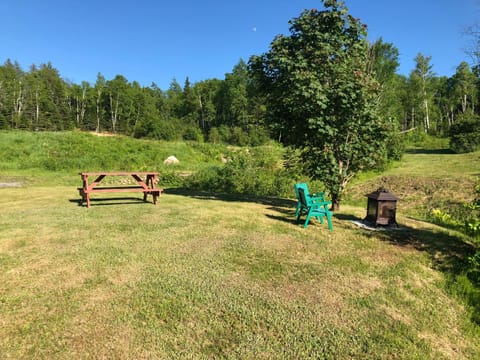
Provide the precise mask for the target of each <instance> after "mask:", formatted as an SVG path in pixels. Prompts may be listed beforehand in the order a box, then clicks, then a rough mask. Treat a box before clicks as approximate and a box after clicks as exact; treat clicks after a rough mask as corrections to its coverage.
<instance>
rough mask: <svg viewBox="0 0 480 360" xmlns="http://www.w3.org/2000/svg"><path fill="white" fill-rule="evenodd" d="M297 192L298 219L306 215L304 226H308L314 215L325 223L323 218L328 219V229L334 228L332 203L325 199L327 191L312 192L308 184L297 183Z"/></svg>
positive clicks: (296, 213) (296, 212)
mask: <svg viewBox="0 0 480 360" xmlns="http://www.w3.org/2000/svg"><path fill="white" fill-rule="evenodd" d="M295 194H296V195H297V199H298V203H297V208H296V210H295V215H296V217H297V221H298V220H300V217H301V216H302V215H304V214H305V215H306V218H305V222H304V224H303V227H304V228H306V227H307V226H308V223H309V222H310V219H311V218H312V217H314V218H316V219H317V220H318V221H320V223H321V224H323V219H324V218H326V219H327V223H328V229H329V230H330V231H332V230H333V226H332V214H333V213H332V212H331V211H330V210H329V208H328V206H329V205H331V204H332V202H331V201H326V200H325V193H324V192H321V193H315V194H310V193H309V191H308V185H307V184H306V183H298V184H295Z"/></svg>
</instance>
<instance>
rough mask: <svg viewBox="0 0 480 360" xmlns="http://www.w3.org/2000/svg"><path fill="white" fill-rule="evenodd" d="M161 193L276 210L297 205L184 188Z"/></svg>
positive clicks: (282, 201) (265, 197) (288, 200)
mask: <svg viewBox="0 0 480 360" xmlns="http://www.w3.org/2000/svg"><path fill="white" fill-rule="evenodd" d="M163 193H164V194H170V195H181V196H188V197H191V198H194V199H200V200H219V201H226V202H252V203H257V204H263V205H270V206H275V207H278V208H288V207H293V208H295V206H296V205H297V202H296V201H295V200H291V199H284V198H276V197H268V196H253V195H241V194H221V193H214V192H208V191H196V190H190V189H184V188H173V189H165V190H164V191H163Z"/></svg>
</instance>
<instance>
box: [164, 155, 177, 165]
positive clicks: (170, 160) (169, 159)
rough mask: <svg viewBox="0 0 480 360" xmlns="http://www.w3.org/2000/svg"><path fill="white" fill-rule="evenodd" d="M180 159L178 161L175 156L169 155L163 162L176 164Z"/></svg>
mask: <svg viewBox="0 0 480 360" xmlns="http://www.w3.org/2000/svg"><path fill="white" fill-rule="evenodd" d="M179 162H180V161H178V159H177V158H176V157H175V156H173V155H172V156H169V157H168V158H166V159H165V160H164V161H163V163H164V164H165V165H170V164H178V163H179Z"/></svg>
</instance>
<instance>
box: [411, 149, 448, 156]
mask: <svg viewBox="0 0 480 360" xmlns="http://www.w3.org/2000/svg"><path fill="white" fill-rule="evenodd" d="M405 153H407V154H431V155H434V154H436V155H451V154H455V152H453V151H452V150H451V149H408V150H405Z"/></svg>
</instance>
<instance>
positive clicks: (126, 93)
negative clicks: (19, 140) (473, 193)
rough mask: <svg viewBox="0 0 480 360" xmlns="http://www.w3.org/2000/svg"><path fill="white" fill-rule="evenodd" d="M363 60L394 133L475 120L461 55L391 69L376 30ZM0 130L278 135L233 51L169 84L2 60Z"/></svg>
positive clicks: (439, 130)
mask: <svg viewBox="0 0 480 360" xmlns="http://www.w3.org/2000/svg"><path fill="white" fill-rule="evenodd" d="M369 56H370V59H369V69H367V70H368V71H369V72H370V73H371V74H373V76H374V77H375V79H376V80H377V81H378V83H379V86H380V88H381V91H380V96H379V98H378V114H379V116H381V117H383V118H384V119H387V120H388V121H390V122H391V124H392V125H393V126H392V129H393V130H395V131H398V132H409V131H412V130H417V131H420V132H425V133H428V134H430V135H435V136H447V135H448V134H449V131H450V128H451V127H452V125H453V124H455V123H456V122H458V121H459V120H462V119H467V120H471V119H474V120H475V121H478V117H477V116H478V114H479V113H480V110H479V109H480V107H479V105H478V104H479V103H480V98H479V96H480V95H479V94H480V81H479V78H480V72H479V67H478V66H470V65H469V64H468V63H467V62H461V63H460V64H458V66H457V69H456V72H455V74H454V75H453V76H451V77H446V76H437V75H436V74H435V73H434V70H433V64H432V58H431V57H429V56H425V55H423V54H421V53H419V54H418V55H417V56H416V58H415V64H416V65H415V68H414V69H412V71H411V73H410V75H409V76H404V75H400V74H398V73H397V69H398V67H399V51H398V49H397V48H396V47H395V46H394V45H393V44H391V43H385V42H383V41H382V39H379V40H377V41H376V42H375V43H373V44H371V45H370V54H369ZM0 129H24V130H31V131H41V130H53V131H60V130H72V129H79V130H85V131H96V132H112V133H117V134H124V135H128V136H133V137H136V138H152V139H162V140H182V139H183V140H194V141H209V142H212V143H218V142H223V143H227V144H234V145H241V146H243V145H259V144H262V143H264V142H266V141H267V140H269V139H275V140H280V139H281V136H282V134H281V133H278V131H277V130H276V127H275V119H274V118H273V117H272V116H271V114H270V113H269V109H268V107H267V106H266V102H265V99H264V98H263V96H262V95H261V93H260V92H259V91H258V86H257V84H256V83H255V80H254V77H253V76H252V74H251V71H250V66H249V63H247V62H245V61H244V60H243V59H240V60H239V62H238V63H237V64H236V65H235V66H233V69H232V71H231V72H230V73H227V74H225V78H224V79H205V80H203V81H199V82H196V83H191V82H190V80H189V78H188V77H187V78H186V79H185V81H184V82H183V85H181V84H180V83H179V82H178V81H177V80H176V79H173V80H172V82H171V84H170V86H169V88H168V89H160V88H159V87H158V86H157V85H156V84H155V83H152V84H151V85H150V86H141V85H140V84H139V83H138V82H137V81H135V80H133V81H130V80H128V79H126V78H125V77H124V76H123V75H121V74H119V75H116V76H115V77H114V78H113V79H105V77H104V76H103V75H102V74H100V73H98V74H97V78H96V81H95V83H94V84H91V83H89V82H87V81H82V82H81V83H80V84H76V83H73V82H70V81H67V80H65V79H63V78H62V76H61V73H60V71H59V70H58V69H56V68H55V67H54V65H53V64H51V63H50V62H48V63H46V64H40V65H31V66H30V67H29V69H28V70H24V69H23V68H22V66H21V65H20V64H19V63H18V62H17V61H12V60H10V59H7V60H6V61H5V62H4V63H3V65H1V66H0Z"/></svg>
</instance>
